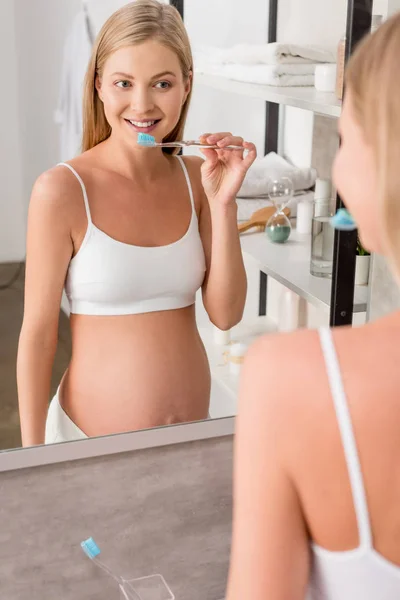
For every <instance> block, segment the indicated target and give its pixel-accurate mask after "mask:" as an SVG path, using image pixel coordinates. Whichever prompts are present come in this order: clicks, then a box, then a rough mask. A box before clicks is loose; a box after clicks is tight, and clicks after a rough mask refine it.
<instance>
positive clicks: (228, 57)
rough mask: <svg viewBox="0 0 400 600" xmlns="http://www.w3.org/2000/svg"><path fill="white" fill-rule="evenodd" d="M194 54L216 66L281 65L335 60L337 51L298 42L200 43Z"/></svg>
mask: <svg viewBox="0 0 400 600" xmlns="http://www.w3.org/2000/svg"><path fill="white" fill-rule="evenodd" d="M195 56H196V57H197V58H198V59H199V58H200V59H203V60H206V61H207V62H208V63H213V64H216V65H224V64H232V63H235V64H239V65H256V64H267V65H279V64H310V63H334V62H336V53H335V51H333V50H330V49H325V48H320V47H317V46H297V45H295V44H282V43H280V42H274V43H271V44H238V45H236V46H233V47H231V48H215V47H211V46H200V47H198V48H197V49H196V50H195Z"/></svg>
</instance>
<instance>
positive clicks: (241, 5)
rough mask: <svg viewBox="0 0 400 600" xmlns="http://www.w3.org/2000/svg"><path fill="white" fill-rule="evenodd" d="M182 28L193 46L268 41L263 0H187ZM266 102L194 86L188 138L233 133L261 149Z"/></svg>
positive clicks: (266, 6)
mask: <svg viewBox="0 0 400 600" xmlns="http://www.w3.org/2000/svg"><path fill="white" fill-rule="evenodd" d="M185 25H186V28H187V31H188V33H189V37H190V41H191V43H192V46H193V47H196V46H198V45H210V46H219V47H228V46H232V45H234V44H236V43H238V44H239V43H263V42H265V41H266V39H267V30H268V2H266V1H265V0H251V9H249V3H246V2H243V0H186V2H185ZM264 130H265V103H264V102H263V101H261V100H256V99H253V98H244V97H241V96H237V95H234V94H228V93H226V92H220V91H218V90H212V89H211V88H206V87H204V86H201V85H196V82H195V87H194V94H193V97H192V105H191V109H190V113H189V117H188V121H187V126H186V137H187V138H188V139H195V138H198V137H199V135H200V134H202V133H205V132H217V131H232V132H233V133H235V134H237V135H241V136H243V137H244V138H245V139H247V140H250V141H252V142H254V143H255V144H256V146H257V149H258V151H259V153H262V152H263V150H264Z"/></svg>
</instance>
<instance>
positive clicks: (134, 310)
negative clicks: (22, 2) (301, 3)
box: [61, 156, 206, 315]
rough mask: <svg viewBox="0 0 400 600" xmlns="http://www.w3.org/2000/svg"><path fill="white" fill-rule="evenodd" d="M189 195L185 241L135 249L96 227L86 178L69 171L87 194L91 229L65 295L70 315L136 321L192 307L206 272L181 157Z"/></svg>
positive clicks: (70, 272)
mask: <svg viewBox="0 0 400 600" xmlns="http://www.w3.org/2000/svg"><path fill="white" fill-rule="evenodd" d="M177 159H178V160H179V162H180V164H181V166H182V169H183V172H184V174H185V178H186V182H187V185H188V189H189V195H190V201H191V206H192V216H191V219H190V224H189V227H188V229H187V231H186V233H185V235H184V236H183V237H182V238H180V239H179V240H178V241H176V242H173V243H172V244H168V245H166V246H151V247H144V246H134V245H132V244H126V243H124V242H119V241H118V240H116V239H114V238H112V237H110V236H109V235H107V234H106V233H104V232H103V231H101V230H100V229H98V227H96V225H94V223H93V222H92V218H91V214H90V207H89V200H88V196H87V192H86V188H85V184H84V183H83V181H82V178H81V177H80V176H79V175H78V173H77V172H76V171H75V169H73V168H72V167H71V166H70V165H68V164H66V163H61V166H65V167H67V168H68V169H69V170H70V171H71V172H72V173H73V174H74V175H75V177H76V178H77V179H78V181H79V183H80V185H81V188H82V193H83V199H84V203H85V208H86V215H87V219H88V226H87V231H86V235H85V237H84V240H83V242H82V245H81V247H80V248H79V250H78V252H77V254H76V255H75V256H74V257H73V258H72V260H71V262H70V265H69V269H68V273H67V277H66V281H65V291H66V294H67V297H68V300H69V305H70V310H71V313H75V314H84V315H131V314H139V313H147V312H154V311H163V310H172V309H177V308H183V307H185V306H190V305H191V304H193V303H194V302H195V297H196V291H197V290H198V289H199V288H200V287H201V284H202V282H203V280H204V274H205V270H206V266H205V257H204V250H203V245H202V242H201V239H200V234H199V228H198V220H197V215H196V210H195V205H194V198H193V191H192V186H191V183H190V178H189V174H188V172H187V169H186V165H185V163H184V162H183V160H182V158H181V157H180V156H177Z"/></svg>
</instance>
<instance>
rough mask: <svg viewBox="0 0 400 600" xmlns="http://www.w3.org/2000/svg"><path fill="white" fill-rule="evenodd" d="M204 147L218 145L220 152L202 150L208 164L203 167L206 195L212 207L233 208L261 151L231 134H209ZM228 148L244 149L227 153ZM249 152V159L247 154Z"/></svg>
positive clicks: (205, 138) (201, 140)
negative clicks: (238, 147)
mask: <svg viewBox="0 0 400 600" xmlns="http://www.w3.org/2000/svg"><path fill="white" fill-rule="evenodd" d="M200 142H201V143H202V144H209V145H217V146H218V148H220V149H215V150H214V149H211V148H209V149H201V152H202V154H204V156H205V158H206V160H205V161H204V163H203V164H202V166H201V179H202V184H203V187H204V191H205V193H206V195H207V198H208V200H209V202H210V203H212V206H215V204H214V203H221V204H222V205H225V206H227V205H230V204H233V203H234V202H235V200H236V196H237V193H238V191H239V190H240V188H241V186H242V183H243V180H244V178H245V175H246V173H247V170H248V169H249V167H250V166H251V165H252V164H253V162H254V160H255V158H256V156H257V151H256V147H255V145H254V144H252V143H250V142H244V141H243V138H241V137H236V136H234V135H232V134H231V133H226V132H225V133H214V134H209V133H206V134H204V135H202V136H201V137H200ZM226 146H241V147H242V149H240V150H224V148H225V147H226ZM245 150H247V151H248V152H247V155H246V156H244V152H245Z"/></svg>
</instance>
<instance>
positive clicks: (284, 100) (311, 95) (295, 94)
mask: <svg viewBox="0 0 400 600" xmlns="http://www.w3.org/2000/svg"><path fill="white" fill-rule="evenodd" d="M197 84H199V85H205V86H208V87H211V88H214V89H217V90H222V91H225V92H231V93H233V94H240V95H242V96H250V97H252V98H259V99H260V100H264V101H265V102H275V103H277V104H284V105H286V106H294V107H297V108H303V109H305V110H311V111H312V112H315V113H318V114H320V115H325V116H328V117H340V113H341V110H342V102H341V101H340V100H338V99H337V98H336V96H335V94H331V93H325V92H318V91H317V90H316V89H315V88H314V87H291V88H285V87H275V86H270V85H259V84H256V83H244V82H242V81H234V80H232V79H227V78H226V77H222V76H218V75H208V74H203V73H195V85H197Z"/></svg>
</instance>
